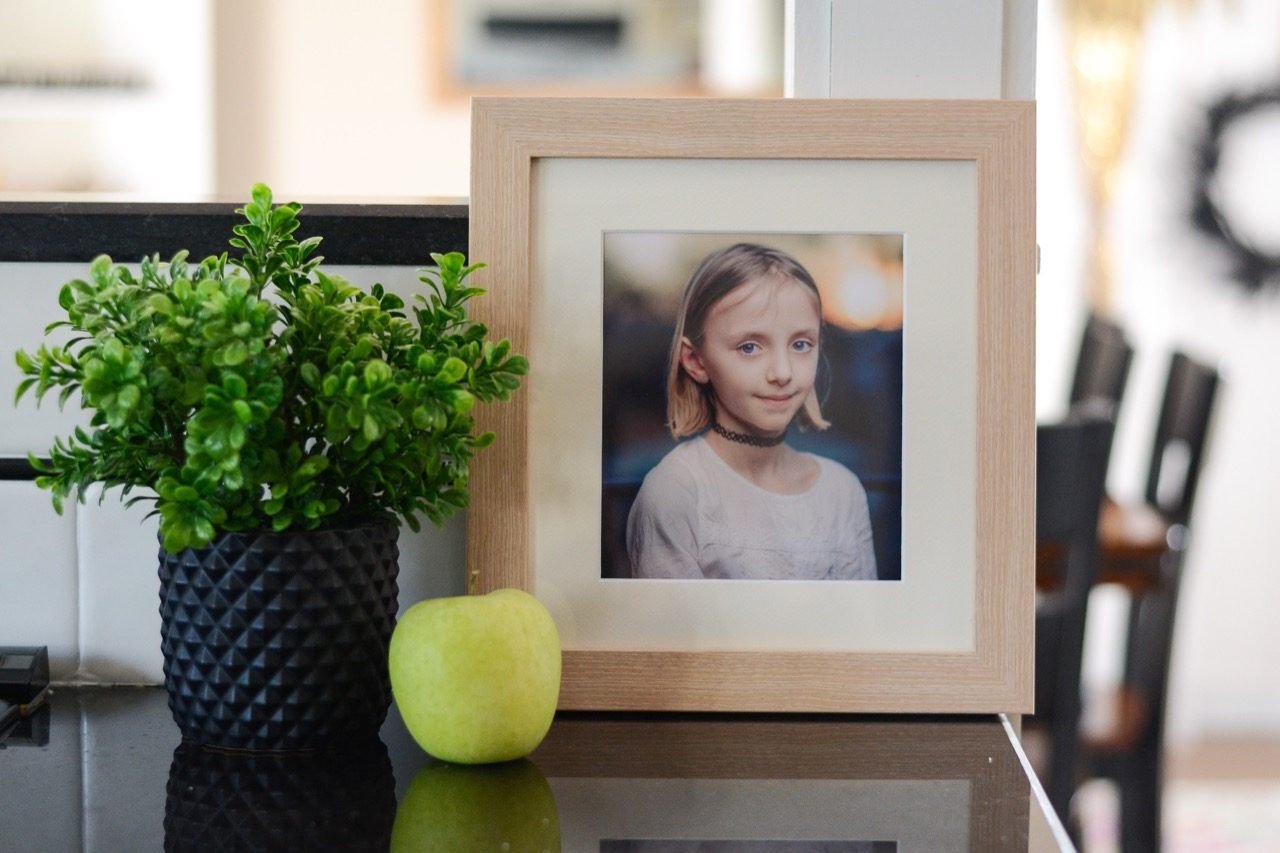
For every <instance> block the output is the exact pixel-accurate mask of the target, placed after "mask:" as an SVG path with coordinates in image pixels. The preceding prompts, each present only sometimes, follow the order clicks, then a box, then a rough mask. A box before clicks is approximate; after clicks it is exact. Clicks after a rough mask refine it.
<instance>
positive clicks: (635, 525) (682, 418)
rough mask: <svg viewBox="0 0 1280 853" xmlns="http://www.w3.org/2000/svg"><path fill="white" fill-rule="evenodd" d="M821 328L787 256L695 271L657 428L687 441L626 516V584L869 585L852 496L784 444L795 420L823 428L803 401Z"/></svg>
mask: <svg viewBox="0 0 1280 853" xmlns="http://www.w3.org/2000/svg"><path fill="white" fill-rule="evenodd" d="M821 330H822V304H821V300H820V297H819V294H818V287H817V285H816V284H815V282H814V280H813V277H812V276H811V275H810V274H809V272H808V271H807V270H806V269H805V268H804V267H803V266H801V265H800V263H799V262H797V261H796V260H795V259H794V258H792V257H791V256H790V255H788V254H786V253H785V252H781V251H778V250H777V249H772V248H769V247H766V246H760V245H756V244H751V243H738V244H736V245H734V246H730V247H729V248H727V249H722V250H721V251H718V252H715V253H714V254H712V255H710V256H708V257H707V258H706V259H704V260H703V262H702V263H701V265H700V266H699V267H698V269H697V271H696V272H695V273H694V275H693V278H692V279H690V281H689V284H688V285H687V286H686V287H685V290H684V296H683V298H682V300H681V304H680V313H679V317H678V319H677V322H676V331H675V336H674V338H673V340H672V342H671V357H670V366H669V369H668V375H667V421H668V425H669V427H670V429H671V434H672V436H673V437H674V438H676V439H677V440H681V439H687V440H682V441H681V442H680V444H678V445H676V447H675V448H674V449H673V450H671V451H670V452H669V453H668V454H667V455H666V456H665V457H663V459H662V461H661V462H659V463H658V465H657V466H655V467H654V468H653V470H652V471H650V472H649V473H648V475H647V476H646V477H645V478H644V483H643V485H641V487H640V492H639V494H638V495H637V497H636V500H635V503H634V505H633V506H632V508H631V514H630V516H629V517H628V519H627V552H628V556H629V557H630V559H631V564H632V571H633V574H634V576H635V577H638V578H730V579H752V580H754V579H759V580H764V579H787V580H823V579H832V580H854V579H865V580H874V579H875V577H876V560H875V552H874V551H873V549H872V542H871V520H870V516H869V514H868V511H867V495H866V492H865V490H864V489H863V487H862V484H861V483H860V482H859V481H858V478H857V477H856V476H855V475H854V474H853V472H852V471H850V470H849V469H848V468H845V467H844V466H843V465H841V464H840V463H838V462H835V461H833V460H831V459H826V458H824V457H821V456H815V455H813V454H811V453H801V452H799V451H796V450H794V449H793V448H791V447H789V446H787V444H786V442H785V441H784V439H785V437H786V432H787V427H788V426H789V425H790V424H791V422H792V420H794V419H796V418H799V419H800V422H801V423H802V424H804V425H807V426H809V427H811V428H814V429H826V428H827V427H828V426H829V425H830V424H829V423H828V421H827V420H825V419H824V418H823V416H822V411H821V409H820V407H819V405H818V398H817V395H816V394H815V392H814V382H815V379H816V377H817V373H818V363H819V358H820V355H819V353H820V346H821V337H822V336H821ZM691 436H692V437H691Z"/></svg>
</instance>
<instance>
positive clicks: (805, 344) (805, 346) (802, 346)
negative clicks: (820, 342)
mask: <svg viewBox="0 0 1280 853" xmlns="http://www.w3.org/2000/svg"><path fill="white" fill-rule="evenodd" d="M791 347H792V348H793V349H794V350H795V351H796V352H809V351H810V350H811V349H813V341H796V342H795V343H794V344H792V345H791Z"/></svg>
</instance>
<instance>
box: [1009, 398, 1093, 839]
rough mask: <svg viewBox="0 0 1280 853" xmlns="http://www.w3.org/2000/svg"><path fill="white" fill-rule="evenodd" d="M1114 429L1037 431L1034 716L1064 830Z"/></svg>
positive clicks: (1071, 420) (1086, 426)
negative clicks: (1044, 744)
mask: <svg viewBox="0 0 1280 853" xmlns="http://www.w3.org/2000/svg"><path fill="white" fill-rule="evenodd" d="M1114 426H1115V422H1114V420H1113V419H1112V418H1111V416H1110V415H1108V414H1105V413H1103V414H1098V413H1077V414H1073V415H1069V416H1068V417H1067V418H1066V419H1064V420H1063V421H1061V422H1058V423H1053V424H1041V425H1040V426H1039V427H1037V429H1036V573H1037V582H1038V584H1039V585H1040V587H1041V590H1042V592H1041V595H1040V598H1039V600H1038V601H1037V604H1036V623H1035V624H1036V638H1035V665H1036V673H1035V694H1036V705H1035V713H1034V714H1033V715H1032V716H1030V717H1028V718H1027V720H1026V726H1027V728H1028V729H1029V730H1036V729H1038V730H1040V731H1041V732H1043V733H1044V735H1045V736H1046V737H1047V741H1048V748H1047V750H1046V757H1047V766H1046V767H1044V768H1042V775H1043V778H1044V782H1045V789H1046V793H1047V794H1048V796H1049V801H1050V802H1051V803H1052V804H1053V807H1054V809H1055V810H1056V811H1057V812H1058V814H1059V816H1061V817H1062V819H1063V821H1064V822H1066V821H1067V820H1068V816H1069V807H1070V803H1071V797H1072V795H1073V794H1074V793H1075V784H1076V774H1077V770H1076V767H1077V761H1078V746H1079V721H1080V706H1081V696H1080V669H1081V662H1082V658H1083V653H1084V631H1085V620H1086V617H1087V612H1088V604H1089V591H1090V590H1091V589H1092V587H1093V584H1094V581H1095V579H1096V577H1097V573H1098V512H1099V508H1100V507H1101V505H1102V498H1103V491H1104V489H1105V485H1106V477H1107V459H1108V457H1109V456H1110V453H1111V439H1112V435H1113V433H1114Z"/></svg>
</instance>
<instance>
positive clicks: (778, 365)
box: [765, 352, 791, 385]
mask: <svg viewBox="0 0 1280 853" xmlns="http://www.w3.org/2000/svg"><path fill="white" fill-rule="evenodd" d="M765 379H767V380H768V381H770V382H772V383H773V384H775V385H786V384H787V383H788V382H790V381H791V359H789V358H788V357H787V353H786V352H777V353H774V354H773V355H772V356H771V357H770V358H769V366H768V369H767V370H766V371H765Z"/></svg>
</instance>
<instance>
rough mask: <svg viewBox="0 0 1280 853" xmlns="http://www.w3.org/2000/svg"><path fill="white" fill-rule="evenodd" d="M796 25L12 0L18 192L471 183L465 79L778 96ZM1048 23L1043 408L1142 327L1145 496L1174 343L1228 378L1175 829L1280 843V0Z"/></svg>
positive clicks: (1177, 688)
mask: <svg viewBox="0 0 1280 853" xmlns="http://www.w3.org/2000/svg"><path fill="white" fill-rule="evenodd" d="M1027 1H1028V2H1033V0H1027ZM837 2H839V0H837ZM783 15H784V10H783V2H782V0H702V2H695V0H649V2H639V0H636V2H624V0H571V2H570V0H559V2H557V1H556V0H539V1H538V2H533V0H530V2H521V0H503V2H498V0H493V2H481V0H475V2H468V0H452V2H451V1H450V0H382V2H378V3H374V4H360V5H359V6H358V7H357V6H356V5H355V4H349V3H342V2H337V1H336V0H307V2H304V0H269V2H252V0H217V2H214V0H169V1H168V2H161V0H60V2H58V3H47V2H42V0H5V2H4V3H3V4H0V193H3V194H4V196H3V197H4V198H36V199H46V198H65V197H68V194H84V193H92V194H95V196H100V195H102V194H108V195H111V196H117V197H128V198H142V199H147V200H194V199H201V198H209V197H224V198H230V199H237V200H238V199H240V198H242V197H243V195H244V194H245V192H246V189H247V188H248V187H249V185H250V184H251V183H253V182H254V181H266V182H268V183H270V184H271V185H272V187H273V188H274V189H275V190H276V191H277V195H278V196H280V197H296V198H299V199H301V200H304V201H322V200H333V199H353V198H354V199H360V198H378V199H422V198H427V197H460V196H465V195H466V194H467V192H468V146H469V141H468V138H467V136H468V121H469V119H468V107H467V98H468V97H469V96H470V95H471V94H476V93H489V92H504V93H509V94H519V93H525V94H549V93H556V94H564V93H572V92H579V93H590V94H606V93H607V94H626V93H631V94H674V95H682V96H704V95H731V96H781V94H782V69H783ZM1037 32H1038V36H1037V39H1038V45H1037V55H1036V97H1037V100H1038V241H1039V244H1040V248H1041V267H1040V275H1039V280H1038V328H1037V368H1036V369H1037V386H1038V387H1037V409H1038V411H1037V414H1038V416H1039V417H1040V418H1041V419H1051V418H1055V417H1058V416H1059V415H1060V414H1061V412H1062V411H1063V410H1064V408H1065V406H1066V403H1067V402H1068V397H1069V390H1068V389H1069V386H1070V385H1071V382H1072V375H1073V370H1074V366H1075V362H1076V359H1077V354H1078V347H1079V343H1080V340H1081V335H1082V333H1083V330H1084V328H1085V324H1086V319H1087V317H1088V316H1089V315H1090V314H1091V313H1093V314H1096V315H1099V316H1102V317H1105V318H1107V319H1108V320H1110V321H1112V322H1114V323H1116V324H1118V325H1119V326H1121V327H1122V328H1123V329H1124V331H1125V334H1126V336H1127V339H1128V340H1129V342H1130V343H1131V344H1132V348H1133V353H1134V354H1133V360H1132V365H1131V369H1130V371H1129V380H1128V386H1127V387H1128V390H1127V392H1126V396H1125V399H1124V401H1123V405H1122V406H1121V407H1120V408H1119V410H1118V421H1117V431H1116V436H1115V446H1114V453H1113V455H1112V457H1111V464H1110V469H1109V473H1108V480H1107V482H1108V491H1109V492H1110V493H1111V494H1112V495H1113V496H1114V497H1115V498H1116V499H1117V500H1121V501H1124V500H1130V501H1137V500H1140V498H1141V496H1142V491H1143V484H1144V479H1145V477H1146V472H1147V465H1148V461H1149V456H1150V452H1151V451H1150V448H1151V435H1152V434H1153V430H1154V427H1155V422H1156V419H1157V411H1158V409H1159V403H1160V400H1161V395H1162V393H1163V391H1164V382H1165V371H1166V368H1167V365H1168V363H1169V358H1170V354H1171V353H1172V352H1173V351H1175V350H1179V351H1183V352H1186V353H1189V354H1191V355H1192V356H1194V357H1195V358H1197V359H1198V360H1200V361H1202V362H1205V363H1208V364H1212V365H1214V366H1215V367H1216V368H1217V369H1218V371H1219V372H1220V374H1221V377H1222V386H1221V388H1220V389H1219V394H1218V399H1217V403H1216V409H1215V413H1214V418H1213V426H1212V430H1211V434H1210V436H1209V438H1208V440H1207V448H1206V456H1205V461H1204V467H1203V477H1202V479H1201V483H1200V490H1199V496H1198V498H1197V503H1196V510H1195V515H1194V519H1193V522H1192V524H1191V526H1192V527H1193V528H1194V532H1195V537H1194V541H1193V544H1192V546H1191V547H1190V549H1189V551H1188V553H1187V560H1186V577H1185V583H1184V585H1183V589H1182V596H1181V599H1182V600H1181V604H1180V606H1179V616H1178V620H1177V623H1176V624H1177V630H1176V632H1175V636H1174V643H1173V656H1172V674H1171V680H1170V685H1169V691H1170V694H1169V695H1170V702H1169V707H1168V726H1167V731H1166V741H1167V744H1168V749H1169V757H1170V765H1169V768H1170V786H1171V790H1172V791H1173V792H1174V793H1173V795H1172V796H1174V800H1173V802H1175V803H1176V804H1177V808H1166V814H1165V819H1166V824H1169V822H1171V821H1172V822H1176V823H1177V827H1178V832H1179V834H1178V836H1177V837H1178V838H1179V839H1181V842H1180V843H1182V844H1183V846H1182V847H1180V848H1178V849H1210V848H1209V847H1208V846H1204V847H1200V848H1196V847H1193V846H1188V845H1191V844H1194V843H1203V844H1204V845H1211V844H1214V843H1219V842H1221V843H1222V844H1224V845H1226V846H1220V847H1217V848H1212V849H1268V846H1267V843H1266V842H1259V841H1257V838H1258V837H1262V838H1269V839H1270V844H1271V845H1273V847H1274V845H1275V844H1276V839H1280V783H1278V781H1277V780H1278V779H1280V667H1277V666H1276V665H1275V664H1274V663H1272V662H1271V650H1272V649H1274V648H1276V647H1277V646H1280V619H1276V618H1275V616H1274V609H1275V602H1277V601H1280V571H1277V560H1276V556H1275V555H1276V553H1277V548H1276V545H1275V543H1272V542H1271V541H1270V540H1269V539H1268V538H1267V537H1268V536H1269V535H1270V534H1269V533H1268V531H1269V530H1271V529H1273V527H1274V524H1275V521H1274V519H1275V516H1276V513H1277V510H1278V509H1280V451H1278V450H1277V442H1276V441H1275V439H1274V436H1273V433H1272V430H1274V429H1275V425H1276V424H1277V422H1280V381H1277V374H1278V367H1280V304H1277V295H1276V285H1277V283H1278V282H1280V275H1278V270H1280V264H1278V263H1277V257H1278V256H1280V157H1277V152H1280V95H1278V94H1277V92H1278V90H1280V3H1277V2H1275V0H1163V2H1161V0H1040V2H1039V3H1038V21H1037ZM1124 608H1125V603H1124V594H1123V591H1122V590H1119V589H1108V588H1105V587H1102V588H1099V589H1097V590H1095V593H1094V595H1093V600H1092V601H1091V605H1090V612H1089V632H1088V638H1087V643H1086V648H1085V664H1084V681H1085V684H1086V687H1087V688H1088V689H1089V690H1090V691H1094V692H1100V691H1104V690H1105V689H1106V688H1107V687H1108V685H1112V684H1115V683H1116V682H1117V681H1118V680H1119V679H1121V678H1122V677H1123V673H1122V672H1121V671H1120V667H1121V664H1119V663H1117V661H1118V660H1119V656H1117V655H1116V654H1114V648H1113V647H1114V646H1115V645H1116V644H1118V643H1120V642H1122V641H1123V634H1124V631H1125V628H1124V623H1123V619H1124ZM1086 718H1088V713H1087V712H1086ZM1089 724H1090V723H1089V720H1088V719H1086V725H1089ZM1085 794H1086V795H1087V796H1086V797H1085V800H1086V803H1085V805H1086V808H1085V811H1086V812H1087V814H1088V815H1089V817H1090V819H1091V822H1090V823H1088V825H1087V826H1086V829H1085V838H1086V842H1087V846H1090V847H1091V849H1108V845H1113V844H1114V838H1115V832H1114V822H1115V806H1114V802H1113V799H1114V798H1113V795H1112V794H1109V793H1106V792H1101V793H1098V792H1095V791H1094V790H1088V791H1086V792H1085ZM1108 798H1112V799H1111V800H1109V799H1108ZM1223 815H1226V817H1223ZM1214 816H1216V817H1214ZM1197 833H1198V834H1197ZM1233 833H1234V835H1233ZM1258 833H1262V835H1261V836H1259V835H1258ZM1267 833H1270V834H1267ZM1250 834H1252V836H1251V835H1250ZM1251 837H1252V839H1253V840H1250V838H1251ZM1223 838H1225V839H1226V840H1225V841H1223V840H1222V839H1223ZM1241 839H1243V840H1241ZM1232 844H1236V845H1243V846H1235V847H1232V846H1231V845H1232ZM1249 844H1254V846H1252V847H1249V846H1247V845H1249ZM1272 849H1273V848H1272Z"/></svg>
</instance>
